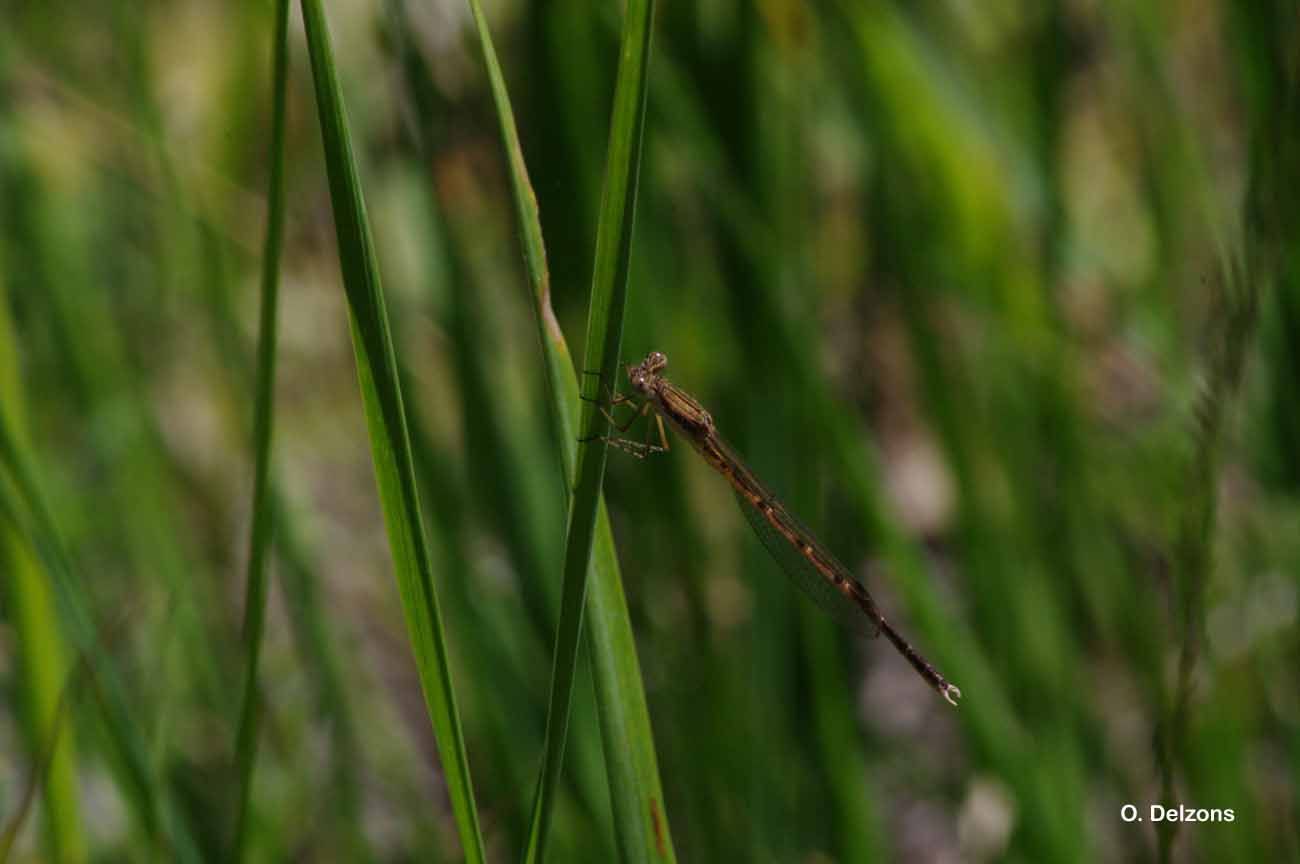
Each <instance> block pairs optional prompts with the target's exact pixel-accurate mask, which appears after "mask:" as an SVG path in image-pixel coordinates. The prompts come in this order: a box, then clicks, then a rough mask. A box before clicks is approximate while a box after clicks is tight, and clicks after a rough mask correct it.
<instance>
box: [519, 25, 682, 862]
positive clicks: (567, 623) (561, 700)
mask: <svg viewBox="0 0 1300 864" xmlns="http://www.w3.org/2000/svg"><path fill="white" fill-rule="evenodd" d="M653 19H654V2H653V0H636V2H632V3H629V4H628V8H627V13H626V18H625V22H624V31H623V43H622V50H621V53H620V60H619V71H618V82H617V84H616V87H615V91H614V109H613V118H612V121H611V125H610V138H609V151H608V157H607V162H606V166H605V172H606V173H605V188H604V192H603V194H602V196H601V211H600V221H599V223H598V228H597V234H596V260H595V267H594V270H593V274H592V294H591V306H590V310H589V314H588V319H587V341H586V357H585V362H584V367H583V368H584V369H592V370H599V371H600V376H601V377H600V378H599V379H597V381H605V382H608V383H610V384H611V385H612V383H613V381H614V378H615V375H616V374H617V368H618V360H619V347H620V344H621V342H622V337H623V309H624V306H625V303H626V299H627V281H628V271H629V269H630V259H631V248H632V227H633V223H634V216H635V210H636V190H637V178H638V174H639V170H640V162H641V158H640V157H641V138H642V129H643V126H644V121H645V103H646V92H647V89H648V83H649V62H650V37H651V33H652V28H651V22H652V21H653ZM507 146H508V147H509V145H507ZM510 149H517V148H510ZM539 311H540V310H539ZM543 314H544V313H543ZM547 341H550V340H547ZM548 365H549V364H548ZM552 383H553V384H554V381H553V382H552ZM591 391H592V392H593V394H598V393H599V392H600V388H599V386H598V384H597V385H593V386H592V387H591ZM558 407H559V408H560V409H561V410H563V406H558ZM560 425H561V427H562V424H560ZM580 426H581V430H582V437H583V438H584V439H592V438H595V437H596V436H599V435H602V434H604V433H605V432H606V431H607V430H608V425H607V423H606V421H605V420H604V418H603V417H602V415H601V414H600V412H599V411H597V410H596V409H595V408H594V407H593V406H592V405H591V404H590V403H587V404H585V405H584V406H583V411H582V420H581V424H580ZM605 457H606V446H605V444H604V442H603V441H598V440H593V441H590V442H589V443H588V444H586V445H585V446H583V447H581V448H579V450H578V457H577V466H576V468H575V471H574V475H573V476H574V477H575V484H574V493H573V504H572V507H571V508H570V516H569V532H568V538H567V541H566V546H565V552H564V586H563V594H562V599H561V605H560V625H559V633H558V637H557V639H556V649H555V664H554V669H553V672H552V683H551V699H550V708H549V712H548V715H547V723H546V744H545V752H544V753H543V755H542V770H541V777H540V779H539V783H538V790H537V800H536V804H535V806H534V808H533V822H532V826H531V828H530V832H529V844H528V850H527V852H526V855H525V859H526V860H528V861H540V860H542V859H544V858H545V850H546V839H547V832H548V831H549V828H550V817H551V811H552V810H553V808H554V803H555V796H556V793H557V790H558V788H559V777H560V771H561V767H562V764H563V760H564V739H565V736H566V734H567V732H568V719H569V717H568V715H569V705H570V700H571V697H572V694H573V679H574V672H575V670H576V668H577V656H578V642H579V637H580V636H581V633H582V615H583V607H584V605H585V602H586V594H587V574H588V567H589V564H590V563H591V560H592V558H591V552H592V543H593V540H594V539H595V534H596V524H597V521H598V519H597V517H598V514H599V513H600V506H599V505H600V491H601V484H602V481H603V479H604V473H605ZM601 521H603V520H601ZM602 534H604V532H602ZM602 545H603V542H602ZM609 554H612V547H610V548H609V550H608V552H607V553H606V555H603V556H602V557H603V558H604V557H607V556H608V555H609ZM642 743H643V744H646V743H647V742H644V741H643V742H642ZM610 749H612V748H609V747H607V748H606V752H607V753H608V752H609V750H610ZM616 797H617V796H616ZM653 804H654V802H653V801H652V802H651V805H652V806H653ZM616 806H617V802H616ZM661 818H662V817H661V814H660V813H659V811H657V810H656V811H652V812H649V813H646V814H645V815H644V816H642V817H640V818H638V819H635V820H633V821H634V822H635V823H636V824H637V825H644V824H645V822H644V821H643V820H646V819H648V820H650V822H651V824H653V825H654V826H655V827H656V829H658V830H655V832H654V833H655V834H656V837H657V838H658V839H659V842H658V843H657V844H656V848H657V849H659V850H661V855H662V856H663V857H666V855H665V854H664V853H665V851H666V848H667V846H666V840H665V835H664V834H663V833H661V829H660V827H659V826H660V822H661ZM620 821H622V820H620ZM620 837H622V835H620ZM620 842H621V843H625V840H621V841H620ZM638 846H640V847H643V846H644V844H638ZM621 848H623V850H624V852H625V854H627V853H628V852H629V851H630V850H629V847H628V846H627V845H623V846H622V847H621Z"/></svg>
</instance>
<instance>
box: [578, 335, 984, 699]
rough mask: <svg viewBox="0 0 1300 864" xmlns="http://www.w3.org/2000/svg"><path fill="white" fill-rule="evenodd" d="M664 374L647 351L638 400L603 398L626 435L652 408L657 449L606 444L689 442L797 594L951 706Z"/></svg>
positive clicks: (872, 606)
mask: <svg viewBox="0 0 1300 864" xmlns="http://www.w3.org/2000/svg"><path fill="white" fill-rule="evenodd" d="M667 367H668V358H667V357H665V356H664V355H663V354H661V353H660V352H658V351H651V352H650V353H649V354H647V355H646V358H645V359H644V360H642V361H641V362H640V363H638V364H636V365H635V366H628V367H627V375H628V381H629V382H630V383H631V385H632V388H633V389H634V390H635V391H636V393H637V394H638V395H640V396H641V397H642V399H641V401H640V402H639V403H638V402H637V400H636V399H635V398H634V397H631V396H627V395H624V394H613V395H611V397H610V399H609V407H610V409H612V408H614V407H617V406H620V405H624V406H632V407H634V408H635V411H634V413H633V415H632V417H631V418H630V419H629V420H628V421H627V422H626V423H623V424H621V425H620V424H619V423H618V422H617V421H616V420H615V419H614V418H613V416H611V415H610V413H609V411H608V410H606V409H605V408H603V407H602V409H601V410H602V411H603V412H604V414H605V417H606V419H608V420H609V421H610V422H611V423H613V424H614V426H615V428H616V429H617V430H618V431H619V432H620V433H622V432H626V431H627V430H628V429H629V428H630V427H631V425H632V424H633V423H635V422H636V420H637V419H638V418H640V417H644V416H645V415H646V414H647V413H648V412H649V411H651V410H652V409H653V411H654V418H655V423H656V424H657V426H658V429H659V443H658V444H654V443H651V441H650V436H649V429H648V428H647V430H646V440H644V441H630V440H628V439H626V438H619V437H614V436H609V437H606V438H605V440H606V441H608V442H609V443H610V444H612V445H614V446H616V447H619V448H621V449H623V450H626V451H627V452H629V453H631V454H633V455H634V456H638V457H642V458H644V457H645V456H646V455H648V454H650V453H662V452H664V451H666V450H667V449H668V436H667V435H666V434H665V433H664V418H667V419H668V422H669V423H671V424H672V425H673V427H674V428H676V429H677V431H678V432H680V433H681V434H682V435H683V436H684V437H685V438H686V440H687V441H689V442H690V443H691V446H692V447H694V448H695V449H696V450H697V451H698V452H699V454H700V455H701V456H703V457H704V460H705V461H706V462H708V463H709V465H711V466H713V469H714V470H715V471H717V472H718V473H719V474H721V475H722V476H723V477H725V478H727V482H729V483H730V484H731V485H732V487H733V489H734V490H735V493H736V500H737V502H738V503H739V504H740V509H741V511H742V512H744V514H745V519H746V520H747V521H748V522H749V524H750V525H751V526H752V527H753V529H754V532H755V533H756V534H757V535H758V539H759V540H761V541H762V543H763V545H764V546H765V547H767V551H768V552H770V553H771V555H772V557H773V558H775V559H776V560H777V562H778V563H779V564H780V565H781V569H783V570H784V571H785V572H786V574H787V575H789V577H790V578H791V579H793V580H794V583H795V584H796V585H798V586H799V587H800V588H801V589H803V591H804V593H805V594H807V595H808V596H809V597H811V598H812V600H813V601H814V602H816V603H817V605H819V606H820V607H821V608H822V609H823V610H824V611H826V612H827V613H828V614H829V615H830V616H831V617H832V618H834V619H836V620H837V621H839V622H840V623H841V624H843V625H845V626H847V627H848V628H849V629H851V630H853V631H855V632H858V633H862V634H864V635H867V636H878V635H880V634H881V633H884V634H885V637H886V638H887V639H889V641H890V642H891V643H892V644H893V646H894V647H895V648H897V649H898V652H899V653H900V654H902V655H903V657H904V658H906V660H907V662H908V663H910V664H912V668H913V669H915V670H916V671H917V673H918V674H920V676H921V677H922V678H924V679H925V680H926V683H928V684H929V685H930V686H931V687H933V688H934V689H935V690H937V691H938V692H939V695H940V696H942V697H943V698H944V699H947V700H948V701H949V702H950V703H952V704H953V705H956V704H957V699H958V698H959V697H960V696H961V691H960V690H958V689H957V688H956V687H955V686H954V685H952V684H950V683H948V680H947V679H946V678H944V677H943V676H942V675H940V674H939V671H938V670H937V669H935V668H934V666H932V665H931V664H930V662H929V661H928V660H926V659H925V658H924V657H922V656H921V654H920V652H919V651H917V650H916V649H915V648H913V647H912V645H911V643H909V642H908V641H907V640H906V639H904V638H903V637H902V635H901V634H900V633H899V632H898V631H897V630H895V629H894V627H893V625H892V624H890V623H889V622H888V621H887V620H885V616H884V615H882V614H880V610H879V609H878V608H877V607H876V603H875V601H874V600H872V599H871V594H869V593H868V592H867V589H866V588H865V587H863V585H862V583H861V582H859V581H858V580H857V579H855V578H854V577H853V575H852V574H851V573H850V572H849V571H848V569H847V568H846V567H845V566H844V565H843V564H841V563H840V562H839V561H838V560H836V558H835V556H833V555H831V553H830V552H828V551H826V549H825V547H823V546H822V545H821V544H820V543H818V542H817V539H816V538H815V537H814V536H813V535H812V532H810V531H809V530H808V529H807V528H805V527H804V526H803V523H801V522H800V521H799V520H798V519H796V518H795V517H794V516H793V514H791V513H790V511H788V510H787V509H785V507H784V506H783V505H782V504H781V502H780V501H778V500H777V498H776V496H775V495H773V494H772V493H771V492H769V491H768V489H767V487H765V486H764V485H763V484H762V483H760V482H759V480H758V478H757V477H755V476H754V472H753V471H750V470H749V468H747V467H746V466H745V463H744V461H743V460H742V459H741V458H740V457H739V456H737V455H736V451H734V450H732V449H731V447H730V446H728V445H727V443H726V442H725V441H723V440H722V438H721V436H719V435H718V432H717V430H716V429H715V428H714V425H713V417H712V416H710V415H709V412H708V411H705V410H704V406H702V405H701V404H700V403H699V402H698V401H696V400H695V398H694V397H692V396H691V395H690V394H689V393H687V392H686V391H684V390H682V389H681V388H680V387H678V386H677V385H675V384H673V383H672V382H671V381H669V380H668V379H667V378H665V377H663V371H664V369H666V368H667Z"/></svg>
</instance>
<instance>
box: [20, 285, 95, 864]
mask: <svg viewBox="0 0 1300 864" xmlns="http://www.w3.org/2000/svg"><path fill="white" fill-rule="evenodd" d="M14 345H15V340H14V332H13V327H12V324H11V322H10V320H9V308H8V305H7V298H6V297H5V296H4V293H3V292H2V291H0V415H3V417H4V418H6V419H4V420H0V422H3V423H5V425H6V426H7V427H9V428H12V429H13V430H14V431H15V434H21V430H22V420H21V418H22V415H23V411H22V404H23V402H22V396H21V392H20V385H19V377H18V357H17V353H16V352H15V351H14ZM0 482H3V481H0ZM0 570H3V571H4V572H5V574H6V578H4V579H0V582H3V583H4V585H3V586H2V587H0V602H4V603H5V604H6V605H7V606H8V609H9V614H8V617H9V620H10V622H11V623H12V625H13V627H14V630H15V633H16V635H17V637H18V646H19V648H20V650H19V652H18V654H19V659H20V661H21V663H20V669H19V675H18V677H19V679H20V681H21V683H20V685H19V686H20V688H21V690H22V692H23V694H24V695H23V699H22V701H23V703H24V704H25V706H26V709H27V710H26V714H27V718H26V725H27V734H28V739H29V741H30V742H31V745H30V752H31V754H32V756H33V760H32V764H33V765H34V766H41V769H40V770H41V775H40V785H41V790H42V800H43V802H44V807H45V814H46V836H47V838H48V843H49V845H48V850H49V853H50V857H51V858H52V859H53V860H57V861H70V862H75V861H83V860H85V858H86V840H85V837H84V835H83V833H82V830H81V815H80V812H79V808H78V806H77V782H76V773H75V769H76V763H77V756H76V752H77V748H76V743H75V740H76V739H75V734H74V727H73V726H72V724H70V723H64V722H62V720H61V718H62V715H63V711H62V709H61V707H60V705H61V703H62V702H63V699H64V697H63V695H62V694H63V692H64V687H65V683H64V682H65V681H66V680H68V678H69V674H70V673H69V670H70V665H69V664H68V663H67V662H66V658H65V651H64V645H63V637H62V634H60V632H59V627H58V617H57V615H56V613H55V606H54V598H53V597H52V596H51V593H50V587H49V582H48V577H47V575H46V574H45V573H44V572H43V571H42V569H41V567H40V564H39V562H38V560H37V559H36V557H35V556H34V555H33V550H32V549H31V546H30V544H29V543H28V542H27V540H26V539H25V538H24V537H23V536H22V535H21V534H20V533H19V532H17V531H15V530H13V527H12V526H6V525H3V524H0ZM6 839H12V838H7V837H6V838H0V859H3V858H4V857H5V856H6V854H7V845H6V843H5V840H6Z"/></svg>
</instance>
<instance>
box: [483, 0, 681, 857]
mask: <svg viewBox="0 0 1300 864" xmlns="http://www.w3.org/2000/svg"><path fill="white" fill-rule="evenodd" d="M470 9H471V11H472V12H473V15H474V23H475V26H476V28H477V30H478V36H479V42H480V45H481V47H482V49H483V61H484V64H485V65H486V67H487V71H488V79H489V82H490V84H491V88H492V99H493V103H494V104H495V106H496V110H497V120H498V122H499V123H500V126H501V137H502V144H503V145H504V149H505V155H506V160H507V163H508V164H509V176H510V185H511V191H512V192H513V195H514V202H515V215H516V217H517V219H518V222H519V231H520V235H521V237H522V238H523V244H524V262H525V264H526V266H527V269H528V278H529V282H530V284H531V288H532V293H533V297H532V301H533V302H532V303H531V304H530V305H531V306H532V308H533V313H534V320H535V323H536V325H537V332H538V337H539V342H540V344H541V349H542V357H543V358H544V368H545V371H546V375H545V380H546V385H547V388H548V391H549V392H548V396H549V399H548V405H549V406H550V414H551V421H552V425H553V431H554V435H555V438H556V445H557V449H558V452H559V454H560V457H561V460H562V464H563V467H564V472H563V476H564V477H566V478H567V477H572V476H574V464H575V462H576V459H577V449H578V444H577V433H576V431H575V428H574V424H573V419H572V418H573V417H574V416H576V415H577V413H578V406H579V401H578V392H579V388H578V380H577V377H576V376H575V375H574V371H573V359H572V357H571V356H570V354H569V346H568V343H567V342H566V341H565V339H564V333H563V331H561V329H560V326H559V322H558V321H557V320H556V318H555V312H554V310H553V309H552V307H551V283H550V272H549V269H548V267H547V264H546V247H545V244H544V241H543V238H542V225H541V220H540V217H539V214H538V210H537V197H536V195H534V193H533V188H532V183H531V181H530V180H529V177H528V168H527V166H526V165H525V163H524V158H523V148H522V146H521V145H520V142H519V133H518V130H517V129H516V127H515V121H514V112H513V111H512V110H511V107H510V98H509V96H508V94H507V92H506V86H505V79H504V77H503V76H502V74H501V67H500V64H499V63H498V62H497V56H496V51H495V49H494V48H493V45H492V36H491V33H490V32H489V30H488V26H487V20H486V18H485V17H484V15H483V9H482V5H481V4H480V3H479V2H478V0H470ZM568 491H569V489H568V486H567V485H566V487H565V498H564V500H565V506H566V508H567V507H568V506H569V504H570V503H571V501H570V496H569V495H568ZM598 508H599V509H598V513H597V517H596V537H595V546H594V549H593V551H592V555H591V570H590V573H589V577H588V578H589V579H590V580H591V587H590V591H589V593H588V595H587V611H588V612H589V613H590V620H589V621H588V622H587V635H588V639H589V645H590V648H591V654H592V669H593V674H594V676H595V684H596V707H597V712H598V713H599V718H600V723H601V730H602V733H601V734H602V738H603V740H604V742H605V763H606V765H605V768H606V772H607V773H608V775H609V783H610V792H611V799H612V804H613V811H614V819H615V823H616V825H615V827H616V830H617V834H618V841H619V849H620V852H621V854H622V857H623V860H625V861H648V860H675V858H674V855H673V851H672V840H671V834H670V832H669V827H668V817H667V813H666V811H665V810H664V808H663V806H662V803H661V802H662V801H663V791H662V788H661V784H660V781H659V766H658V762H657V759H656V756H655V750H654V736H653V733H652V730H651V728H650V714H649V710H648V708H647V706H646V701H645V687H644V685H643V684H642V681H641V669H640V664H639V663H638V661H637V656H636V644H635V640H634V638H633V635H632V623H631V619H630V618H629V617H628V612H627V603H626V601H625V600H624V598H623V589H622V576H621V574H620V573H619V566H618V556H617V554H616V552H615V548H614V540H613V534H612V533H611V531H610V527H609V517H608V515H607V513H606V512H605V504H604V500H603V498H602V500H600V502H599V504H598ZM629 743H630V744H632V746H631V747H628V746H626V745H627V744H629Z"/></svg>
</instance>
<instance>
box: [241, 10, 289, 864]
mask: <svg viewBox="0 0 1300 864" xmlns="http://www.w3.org/2000/svg"><path fill="white" fill-rule="evenodd" d="M272 39H273V47H272V56H273V58H274V59H273V65H274V71H273V73H272V84H271V87H272V97H271V174H270V178H269V180H268V186H269V188H268V189H267V217H266V245H265V248H264V250H263V253H262V304H261V321H260V323H259V325H258V345H257V380H256V385H255V386H256V397H255V398H256V403H255V408H254V414H253V453H254V456H253V459H254V469H253V516H252V523H253V524H252V536H251V538H250V540H249V555H248V581H247V584H246V587H245V591H244V634H243V635H244V658H245V663H246V666H245V669H244V694H243V703H242V705H241V707H240V712H239V731H238V732H237V734H236V744H235V764H236V770H237V772H238V781H237V782H238V784H239V788H238V792H237V795H238V798H237V800H236V804H235V833H234V841H233V843H232V846H231V848H232V856H233V859H234V860H235V861H236V862H238V861H243V860H244V851H245V847H246V842H247V835H248V807H249V799H250V797H251V795H252V786H253V765H254V762H255V759H256V755H257V728H258V714H259V712H258V707H257V701H258V700H257V695H258V687H257V666H258V659H259V657H260V656H261V653H262V631H263V629H264V627H265V623H266V592H267V584H266V583H267V578H266V558H267V552H268V549H269V547H270V545H271V534H272V517H273V508H272V507H271V501H270V495H269V491H270V465H271V433H272V427H273V421H274V406H273V401H274V396H275V347H276V319H277V309H278V306H279V289H280V249H281V245H282V239H283V236H284V123H285V91H286V89H287V80H288V65H289V0H277V3H276V11H275V28H274V32H273V35H272Z"/></svg>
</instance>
